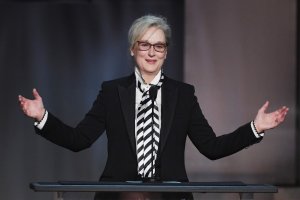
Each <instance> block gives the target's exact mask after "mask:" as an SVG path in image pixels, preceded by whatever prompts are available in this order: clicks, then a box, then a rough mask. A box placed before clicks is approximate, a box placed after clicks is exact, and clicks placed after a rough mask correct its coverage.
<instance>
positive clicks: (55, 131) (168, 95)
mask: <svg viewBox="0 0 300 200" xmlns="http://www.w3.org/2000/svg"><path fill="white" fill-rule="evenodd" d="M161 114H162V121H161V133H160V146H159V154H158V160H157V166H156V168H157V171H158V173H159V176H160V178H161V179H162V180H172V181H188V178H187V174H186V170H185V166H184V149H185V143H186V137H187V136H189V138H190V139H191V141H192V142H193V144H194V145H195V146H196V147H197V149H198V150H199V151H200V152H201V153H202V154H203V155H205V156H206V157H208V158H209V159H218V158H222V157H225V156H228V155H231V154H233V153H235V152H237V151H239V150H241V149H243V148H245V147H248V146H249V145H252V144H254V143H256V142H259V141H260V140H261V139H257V138H256V137H255V136H254V134H253V132H252V130H251V126H250V123H247V124H245V125H243V126H241V127H240V128H238V129H237V130H235V131H234V132H232V133H230V134H226V135H222V136H219V137H216V135H215V133H214V132H213V130H212V128H211V127H210V126H209V124H208V122H207V120H206V119H205V117H204V116H203V114H202V111H201V109H200V107H199V104H198V102H197V98H196V96H195V95H194V87H193V86H191V85H188V84H185V83H182V82H178V81H175V80H172V79H170V78H168V77H166V78H165V80H164V83H163V85H162V111H161ZM134 129H135V76H134V74H132V75H131V76H128V77H124V78H120V79H117V80H113V81H108V82H104V83H103V84H102V89H101V90H100V92H99V95H98V97H97V99H96V100H95V102H94V103H93V106H92V108H91V109H90V111H89V112H88V113H87V114H86V115H85V117H84V119H83V120H82V121H81V122H80V123H79V124H78V125H77V126H76V127H75V128H72V127H69V126H67V125H66V124H64V123H63V122H61V121H60V120H59V119H57V118H56V117H55V116H53V115H52V114H51V113H49V115H48V120H47V122H46V124H45V126H44V128H43V129H42V130H38V129H36V131H37V133H38V134H40V135H42V136H43V137H45V138H47V139H48V140H50V141H52V142H54V143H56V144H58V145H60V146H63V147H65V148H68V149H70V150H72V151H80V150H82V149H85V148H88V147H90V146H91V145H92V144H93V142H94V141H95V140H96V139H97V138H98V137H99V136H100V135H101V134H102V133H103V132H104V131H106V134H107V138H108V158H107V163H106V167H105V169H104V172H103V174H102V176H101V177H100V180H102V181H126V180H137V179H138V174H137V156H136V147H135V130H134Z"/></svg>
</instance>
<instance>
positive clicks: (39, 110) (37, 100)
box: [19, 88, 46, 121]
mask: <svg viewBox="0 0 300 200" xmlns="http://www.w3.org/2000/svg"><path fill="white" fill-rule="evenodd" d="M32 94H33V97H34V99H32V100H31V99H27V98H25V97H23V96H22V95H19V103H20V107H21V109H22V111H23V113H24V114H25V115H26V116H28V117H31V118H33V119H35V120H37V121H41V120H42V118H43V116H44V113H45V111H46V110H45V108H44V104H43V100H42V97H41V96H40V95H39V93H38V91H37V90H36V89H35V88H34V89H33V90H32Z"/></svg>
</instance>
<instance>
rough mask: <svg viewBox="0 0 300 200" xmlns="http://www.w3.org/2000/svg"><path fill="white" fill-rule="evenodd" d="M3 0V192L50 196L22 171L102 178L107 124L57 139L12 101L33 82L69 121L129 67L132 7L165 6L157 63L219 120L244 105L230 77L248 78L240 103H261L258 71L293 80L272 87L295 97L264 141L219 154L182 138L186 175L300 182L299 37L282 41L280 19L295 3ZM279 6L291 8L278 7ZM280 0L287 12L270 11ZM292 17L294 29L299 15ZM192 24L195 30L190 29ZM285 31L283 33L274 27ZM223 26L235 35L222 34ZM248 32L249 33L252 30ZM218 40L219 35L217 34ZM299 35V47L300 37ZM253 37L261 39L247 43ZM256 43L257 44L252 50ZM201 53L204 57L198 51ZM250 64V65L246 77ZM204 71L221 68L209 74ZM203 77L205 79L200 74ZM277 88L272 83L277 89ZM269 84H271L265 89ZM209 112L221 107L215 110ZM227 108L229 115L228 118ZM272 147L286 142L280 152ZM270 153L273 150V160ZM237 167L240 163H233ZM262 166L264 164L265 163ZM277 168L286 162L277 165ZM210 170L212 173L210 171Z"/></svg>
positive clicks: (4, 195)
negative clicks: (71, 144) (162, 51)
mask: <svg viewBox="0 0 300 200" xmlns="http://www.w3.org/2000/svg"><path fill="white" fill-rule="evenodd" d="M0 2H1V3H0V88H1V91H2V95H1V98H0V130H1V132H0V134H1V138H0V148H1V150H0V158H1V161H0V178H1V179H0V199H12V200H14V199H18V200H19V199H32V200H34V199H52V197H53V196H52V194H49V193H35V192H33V191H32V190H30V189H29V183H30V182H35V181H57V180H82V181H84V180H87V181H95V180H98V178H99V176H100V174H101V172H102V170H103V168H104V165H105V161H106V136H105V135H103V136H102V137H101V138H99V139H98V141H97V142H96V143H95V144H94V145H93V146H92V147H91V148H90V149H87V150H84V151H82V152H79V153H73V152H70V151H69V150H66V149H63V148H60V147H58V146H56V145H53V144H52V143H50V142H48V141H46V140H45V139H43V138H41V137H40V136H38V135H36V134H35V133H34V130H33V121H32V120H31V119H28V118H26V117H24V115H23V114H22V112H21V111H20V109H19V106H18V102H17V96H18V95H19V94H22V95H24V96H26V97H32V92H31V91H32V88H34V87H35V88H37V89H38V91H39V92H40V94H41V95H42V97H43V100H44V104H45V106H46V108H47V109H48V110H49V111H51V112H52V113H54V114H55V115H57V116H58V117H59V118H60V119H62V120H63V121H64V122H66V123H67V124H69V125H76V123H77V122H79V121H80V119H82V117H83V115H84V114H85V113H86V112H87V110H88V109H89V108H90V106H91V104H92V102H93V101H94V99H95V97H96V95H97V93H98V91H99V89H100V85H101V83H102V82H103V81H104V80H111V79H114V78H118V77H120V76H126V75H129V74H130V73H132V71H133V62H132V60H131V57H130V54H129V49H128V42H127V31H128V29H129V27H130V25H131V23H132V21H133V20H134V19H136V18H137V17H140V16H142V15H145V14H158V15H163V16H165V17H167V19H168V21H169V23H170V25H171V28H172V31H173V32H172V41H171V42H172V45H171V47H170V49H169V51H168V59H167V62H166V64H165V73H166V74H167V75H168V76H170V77H172V78H175V79H177V80H184V81H187V82H192V83H193V84H195V85H196V88H198V94H197V95H198V97H199V101H200V105H201V106H202V107H203V109H204V111H206V113H205V114H206V116H207V118H208V119H209V120H210V122H212V125H213V127H216V129H222V130H223V127H222V126H223V124H222V123H225V122H224V121H226V120H228V121H229V122H232V123H231V125H234V127H236V126H235V125H236V124H235V123H237V124H239V120H237V119H235V117H240V115H239V114H238V113H241V110H242V109H245V108H244V107H242V106H240V105H238V104H235V103H236V102H235V101H234V99H235V98H237V96H236V91H235V90H234V89H232V88H231V87H228V85H229V86H231V84H236V85H239V86H241V88H246V89H247V90H246V91H245V92H247V93H249V91H248V89H249V88H250V90H251V91H250V92H252V93H251V94H252V96H254V99H246V98H245V99H243V96H242V97H241V96H239V97H238V98H240V99H239V102H242V103H241V105H243V104H246V105H247V106H248V107H249V109H251V110H253V111H255V109H256V108H258V106H260V103H263V102H261V100H262V99H263V98H264V96H263V95H262V94H263V93H266V91H265V90H264V89H265V88H264V87H263V86H261V87H260V88H258V87H257V86H256V84H255V83H260V81H262V80H263V81H262V82H264V83H266V82H267V83H266V84H265V85H267V86H268V89H269V88H272V86H274V87H275V88H278V86H279V90H278V91H277V93H281V92H282V91H283V90H285V89H286V87H288V86H289V85H291V86H290V88H288V90H285V92H286V93H289V92H290V91H292V92H293V93H292V95H290V96H289V95H282V96H288V97H286V99H284V98H282V99H281V97H279V98H278V102H276V101H275V102H276V103H278V104H276V106H277V105H278V106H279V105H281V103H284V102H285V101H286V100H287V101H286V102H287V104H288V106H289V107H291V108H292V109H291V111H290V114H289V116H288V117H289V118H288V120H289V121H287V123H285V125H284V126H283V128H281V129H279V131H278V132H279V133H274V134H271V136H266V139H265V140H264V141H263V143H262V144H259V145H258V146H255V147H253V148H252V147H251V148H249V149H250V150H248V149H247V150H246V151H243V152H242V153H238V154H236V155H234V156H232V157H229V158H225V159H223V160H221V161H214V162H211V161H208V160H207V159H206V158H202V157H200V158H199V159H198V157H196V156H195V154H194V153H193V152H190V151H191V150H190V148H191V147H190V144H188V154H187V156H186V163H187V168H188V170H189V176H190V178H191V180H193V181H202V180H205V181H206V180H211V181H219V180H228V177H229V178H234V179H235V178H239V177H241V179H239V180H242V181H248V180H251V181H253V182H261V181H262V180H267V182H268V183H271V184H280V185H293V186H295V185H299V183H300V181H299V180H300V176H299V171H300V170H299V169H300V164H299V163H300V156H299V155H300V150H299V144H300V137H299V134H297V133H299V126H300V123H299V105H300V103H299V101H300V98H299V76H300V75H299V73H300V72H299V67H300V66H299V63H300V62H299V57H300V55H299V50H298V51H296V45H295V48H294V49H292V50H291V48H293V45H290V46H289V45H285V42H286V41H287V42H290V41H292V40H286V39H285V37H289V38H292V39H293V37H294V36H295V35H296V23H295V24H293V23H291V24H293V25H291V26H288V27H287V26H285V25H284V24H286V23H285V22H286V21H284V20H290V19H292V20H293V21H295V22H296V16H295V18H293V15H288V17H289V18H288V17H287V18H284V19H282V17H281V16H287V14H286V13H290V11H291V10H292V11H295V10H296V0H288V1H285V0H275V1H274V0H262V1H261V0H255V1H253V0H247V1H243V2H241V1H238V0H229V1H226V3H224V2H223V3H222V1H218V0H214V1H208V0H206V1H205V0H185V1H184V0H176V1H174V0H116V1H112V0H94V1H88V0H86V1H83V0H48V1H46V0H43V1H38V0H35V1H33V0H32V1H26V0H23V1H21V0H19V1H17V0H6V1H5V0H2V1H1V0H0ZM186 5H189V6H188V7H187V6H186ZM285 6H286V7H287V8H288V9H286V10H284V8H286V7H285ZM298 7H299V4H298ZM187 10H188V11H187ZM282 10H284V12H283V13H281V12H278V11H282ZM261 13H266V14H265V15H263V14H261ZM247 14H249V15H247ZM260 14H261V15H260ZM236 16H238V17H236ZM262 16H263V17H265V19H264V18H262ZM272 16H274V17H272ZM275 16H277V17H275ZM298 18H299V16H298ZM226 19H229V20H228V21H226ZM266 19H267V20H270V21H268V23H270V24H271V25H270V26H269V27H268V26H265V21H266ZM236 21H238V22H239V23H240V24H239V23H237V25H238V26H237V27H236V26H235V25H236V24H235V23H236ZM224 22H225V23H224ZM289 25H290V24H289ZM224 27H226V29H225V30H224V29H223V28H224ZM297 27H298V29H299V20H298V21H297ZM287 28H290V29H288V30H287ZM199 30H200V32H197V31H199ZM268 30H272V31H273V32H272V34H270V35H268ZM282 30H286V32H283V31H282ZM294 30H295V31H294ZM298 32H299V31H298ZM232 33H234V34H237V35H233V34H232ZM282 33H288V34H290V35H281V34H282ZM226 34H228V35H229V36H232V38H231V37H226ZM274 35H275V36H278V38H275V37H274ZM245 36H246V37H245ZM243 37H245V38H243ZM252 37H253V38H255V39H256V40H252ZM272 37H274V46H272V44H271V46H270V45H269V44H270V43H271V42H272V41H273V40H268V39H270V38H272ZM228 38H229V39H232V41H231V40H228ZM282 38H283V39H282ZM239 39H241V41H242V42H245V43H244V44H243V48H244V49H243V50H245V52H247V53H249V54H246V55H245V57H244V58H241V57H240V56H239V54H238V52H239V49H236V48H235V47H236V45H235V46H233V48H231V46H230V45H228V44H234V42H237V43H239ZM257 39H259V40H257ZM219 40H221V41H222V42H221V43H219ZM266 41H267V42H266ZM264 42H265V43H266V46H268V45H269V47H266V50H267V51H272V50H274V51H276V50H278V52H280V53H281V54H280V53H279V54H278V55H280V56H278V57H276V56H270V55H273V54H266V55H264V54H260V55H258V54H259V53H260V51H259V50H260V48H261V47H263V48H264V46H263V45H262V44H263V43H264ZM268 42H270V43H268ZM295 42H296V41H295ZM248 43H250V44H251V45H253V46H251V45H250V44H248ZM275 43H276V45H275ZM187 44H188V45H187ZM297 44H298V45H297V46H298V47H299V40H297ZM197 45H199V46H201V47H204V48H203V49H204V50H203V51H202V50H201V49H200V50H199V49H195V48H194V47H196V46H197ZM222 45H223V46H222ZM286 46H288V48H287V49H285V48H286ZM250 47H251V48H250ZM252 47H257V48H253V49H254V50H253V49H252ZM298 49H299V48H298ZM261 50H262V51H263V50H265V49H261ZM279 50H281V51H279ZM210 51H211V52H210ZM231 52H232V54H234V55H236V56H233V57H227V58H224V57H226V56H227V55H231V54H230V53H231ZM253 52H254V54H251V55H250V53H253ZM258 52H259V53H258ZM284 52H288V53H289V52H293V54H292V55H291V57H292V58H294V59H295V61H290V60H288V61H289V63H294V65H291V66H285V65H282V68H276V66H275V65H276V62H281V61H282V60H284V59H289V58H290V57H288V56H286V55H285V54H284ZM209 53H212V55H214V56H213V57H212V61H211V63H210V62H208V61H207V60H209V59H210V58H209V56H210V54H209ZM255 53H257V54H255ZM296 53H297V54H296ZM220 54H221V55H222V56H220ZM276 55H277V54H276ZM199 58H200V60H197V59H199ZM228 60H230V61H232V62H229V63H228V66H235V64H236V65H237V66H239V67H240V68H235V67H232V68H230V67H229V68H225V67H224V66H223V65H224V63H226V61H228ZM240 60H244V61H245V62H246V61H247V62H248V61H251V62H252V61H253V64H254V63H255V62H256V63H255V64H257V63H259V61H262V63H263V64H264V67H265V69H261V68H260V65H257V66H252V65H251V64H252V63H242V64H241V63H238V62H236V63H234V61H240ZM268 60H273V62H270V63H269V65H268V62H265V61H268ZM296 61H297V62H296ZM212 63H214V64H215V65H218V66H222V67H224V68H214V66H215V65H213V64H212ZM282 63H283V62H282ZM201 70H202V71H201ZM239 70H241V73H242V74H243V76H242V77H240V79H239V82H238V83H236V82H234V81H236V77H235V76H234V74H235V73H238V72H240V71H239ZM262 70H263V72H267V71H268V70H270V71H272V73H273V75H274V74H275V75H278V76H276V77H284V78H283V79H282V80H280V81H278V80H276V79H275V78H274V77H273V78H272V77H271V78H269V77H267V78H266V79H262V78H264V77H263V76H264V75H265V74H262V75H261V76H260V77H259V78H256V76H254V75H258V74H259V73H261V71H262ZM249 71H250V72H251V73H253V74H252V75H253V76H250V78H249V73H248V72H249ZM208 72H209V73H208ZM246 72H247V73H246ZM286 72H288V73H286ZM206 73H207V74H206ZM272 73H271V74H272ZM198 74H199V76H198ZM210 74H217V75H219V76H212V77H213V78H211V76H210ZM266 74H268V73H266ZM291 74H292V75H291ZM222 75H223V76H222ZM279 75H283V76H279ZM251 77H255V78H251ZM248 79H251V80H248ZM200 80H202V81H203V82H200V83H199V82H197V81H200ZM220 80H222V81H220ZM253 81H254V83H253ZM276 81H277V82H282V83H284V84H285V86H286V87H284V86H282V87H280V85H281V84H278V85H277V84H276ZM210 83H214V84H215V85H218V84H220V85H222V86H224V88H227V89H225V91H224V90H223V91H213V90H214V89H215V87H216V86H215V85H214V88H213V87H212V86H210ZM264 83H263V84H264ZM258 85H259V84H258ZM294 86H295V87H294ZM228 88H229V89H228ZM257 91H259V93H257ZM274 91H275V92H276V90H275V89H274ZM196 92H197V91H196ZM214 92H215V93H216V94H215V93H214ZM222 92H224V93H226V94H225V96H221V98H218V97H219V96H218V95H217V93H218V94H222ZM286 93H283V94H286ZM253 94H254V95H253ZM209 95H211V96H209ZM268 95H269V94H268ZM272 95H273V94H272V93H270V96H272ZM278 96H279V94H278ZM216 97H217V98H216ZM290 97H292V98H290ZM275 98H277V96H275ZM216 99H220V100H221V103H219V104H218V105H216V104H215V105H210V102H214V101H215V100H216ZM256 100H259V101H257V102H256ZM273 102H274V101H273ZM231 104H232V105H231ZM222 105H226V106H224V107H226V108H228V109H230V113H229V115H228V114H224V110H225V111H226V109H225V108H224V107H222ZM230 106H232V107H233V108H234V109H232V107H231V108H230ZM273 108H274V107H273ZM245 110H247V109H245ZM211 113H213V114H211ZM214 114H215V115H219V116H217V117H214V116H213V115H214ZM247 114H248V115H249V116H253V114H255V112H253V113H246V116H247V117H245V118H247V120H248V119H249V117H248V115H247ZM223 115H225V116H228V117H226V119H224V117H223ZM218 117H220V118H222V117H223V119H224V121H221V120H219V119H218ZM214 118H215V119H216V120H215V121H214ZM240 118H241V117H240ZM250 119H251V118H250ZM243 120H244V119H243ZM214 123H216V124H221V125H220V126H218V125H215V124H214ZM225 125H226V127H229V128H228V129H230V128H231V126H230V125H229V123H227V121H226V123H225ZM284 133H288V134H289V135H288V136H291V137H287V138H288V139H287V140H286V141H289V140H290V139H291V138H294V141H293V143H289V144H287V143H286V141H284V140H282V138H281V137H280V136H281V135H282V134H284ZM278 144H281V146H279V145H278ZM291 149H292V150H291ZM195 152H196V151H195ZM278 152H281V153H282V154H281V155H277V154H278ZM196 153H197V154H198V152H196ZM284 155H287V156H286V157H287V159H286V160H282V159H281V158H282V157H284ZM251 156H253V157H251ZM277 156H278V160H276V158H277ZM280 156H282V157H280ZM245 157H246V158H247V159H248V158H249V157H250V159H251V160H253V162H252V161H251V162H250V161H249V162H250V163H251V166H245V163H247V162H246V161H245V160H244V159H245ZM290 158H291V159H290ZM268 159H270V162H269V163H272V164H273V162H275V163H276V165H275V166H273V165H272V166H269V165H268ZM248 160H249V159H248ZM271 160H272V162H271ZM202 161H203V162H205V164H204V163H203V162H202ZM263 161H265V162H263ZM198 163H200V164H199V165H200V167H199V165H197V164H198ZM206 163H209V164H207V165H206ZM194 164H195V165H194ZM290 166H292V167H290ZM207 168H208V171H206V169H207ZM245 168H247V169H248V171H241V172H240V171H239V170H241V169H245ZM265 168H266V169H267V170H269V172H270V174H266V173H264V172H265V171H264V170H265ZM228 171H229V172H231V173H228ZM274 171H275V172H276V173H274ZM248 172H250V173H248ZM279 173H285V174H284V175H279ZM212 177H214V178H215V177H217V179H213V180H212V179H211V178H212ZM249 177H250V178H249ZM243 178H245V179H243ZM235 180H236V179H235ZM90 196H92V194H91V195H90ZM68 197H69V198H72V199H81V198H83V199H86V198H88V196H85V195H82V196H80V195H78V194H76V195H73V194H69V196H67V198H68Z"/></svg>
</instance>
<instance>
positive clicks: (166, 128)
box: [160, 77, 178, 152]
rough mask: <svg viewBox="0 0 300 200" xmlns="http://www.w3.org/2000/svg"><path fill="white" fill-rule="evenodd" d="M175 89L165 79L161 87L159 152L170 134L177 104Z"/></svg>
mask: <svg viewBox="0 0 300 200" xmlns="http://www.w3.org/2000/svg"><path fill="white" fill-rule="evenodd" d="M177 95H178V91H177V88H176V87H175V86H174V85H172V84H171V83H170V81H168V78H167V77H166V79H165V81H164V83H163V85H162V111H161V115H162V121H161V132H160V140H161V141H160V143H161V146H160V151H161V152H162V151H163V148H164V146H165V144H166V141H167V138H168V135H169V134H170V129H171V126H172V121H173V117H174V113H175V108H176V103H177V98H178V97H177Z"/></svg>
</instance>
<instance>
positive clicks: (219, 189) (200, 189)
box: [30, 181, 278, 200]
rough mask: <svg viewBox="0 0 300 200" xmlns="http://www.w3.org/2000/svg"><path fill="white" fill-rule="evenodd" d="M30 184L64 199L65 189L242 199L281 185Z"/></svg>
mask: <svg viewBox="0 0 300 200" xmlns="http://www.w3.org/2000/svg"><path fill="white" fill-rule="evenodd" d="M30 188H31V189H33V190H34V191H36V192H55V193H56V194H57V195H56V198H55V199H60V200H61V199H63V193H65V192H175V193H176V192H191V193H239V194H240V198H241V199H243V200H244V199H253V198H254V193H277V192H278V189H277V187H275V186H273V185H268V184H245V183H243V182H173V181H167V182H146V183H145V182H140V181H128V182H80V181H59V182H34V183H30Z"/></svg>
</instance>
